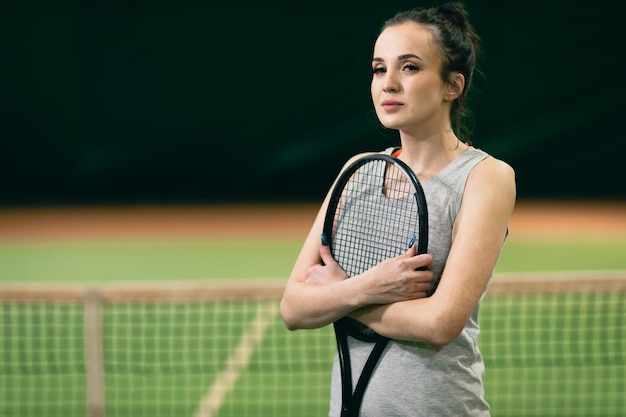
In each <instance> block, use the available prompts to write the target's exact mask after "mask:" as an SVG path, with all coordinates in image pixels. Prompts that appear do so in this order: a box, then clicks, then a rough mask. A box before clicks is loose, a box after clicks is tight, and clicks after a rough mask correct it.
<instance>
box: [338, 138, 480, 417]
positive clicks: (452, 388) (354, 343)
mask: <svg viewBox="0 0 626 417" xmlns="http://www.w3.org/2000/svg"><path fill="white" fill-rule="evenodd" d="M392 152H393V148H388V149H386V150H385V151H383V152H382V153H386V154H391V153H392ZM488 156H489V155H488V154H487V153H485V152H483V151H481V150H479V149H476V148H473V147H470V148H468V149H467V150H466V151H465V152H463V153H462V154H461V155H459V156H458V157H457V158H456V159H455V160H454V161H452V162H451V163H450V164H448V166H446V167H445V168H444V169H443V170H442V171H441V172H440V173H439V174H438V175H436V176H435V177H433V178H432V179H431V180H429V181H428V182H427V183H425V184H423V187H424V192H425V194H426V200H427V203H428V216H429V242H428V253H430V254H431V255H432V256H433V274H434V275H435V276H436V277H440V276H441V273H442V271H443V268H444V266H445V263H446V259H447V258H448V253H449V252H450V246H451V243H452V227H453V225H454V221H455V219H456V216H457V214H458V212H459V209H460V207H461V199H462V197H463V191H464V189H465V183H466V181H467V177H468V175H469V173H470V171H471V170H472V169H473V168H474V167H475V166H476V165H477V164H478V163H479V162H481V161H482V160H484V159H485V158H487V157H488ZM483 296H484V294H483ZM479 307H480V303H478V305H477V306H476V308H475V309H474V311H473V313H472V315H471V317H470V319H469V320H468V322H467V324H466V325H465V328H464V330H463V332H462V333H461V334H460V335H459V336H458V337H457V338H456V339H455V340H454V341H453V342H452V343H450V344H448V345H446V346H443V347H439V346H433V345H430V344H426V343H420V342H406V341H397V340H391V341H390V342H389V344H388V345H387V347H386V348H385V351H384V352H383V355H382V357H381V358H380V361H379V362H378V365H377V368H376V370H375V371H374V373H373V374H372V377H371V379H370V381H369V384H368V386H367V389H366V390H365V395H364V397H363V402H362V405H361V413H360V416H361V417H381V416H407V417H408V416H411V417H421V416H424V417H426V416H428V417H432V416H477V417H478V416H480V417H486V416H489V405H488V404H487V402H486V401H485V399H484V391H483V375H484V363H483V359H482V356H481V354H480V351H479V350H478V345H477V337H478V333H479V326H478V310H479ZM348 343H349V346H350V360H351V364H352V381H353V385H356V381H358V379H359V376H360V374H361V369H362V368H363V365H364V364H365V361H366V360H367V357H368V355H369V353H370V352H371V349H372V347H373V344H372V343H365V342H361V341H359V340H356V339H353V338H351V337H348ZM340 412H341V375H340V371H339V363H338V358H337V355H335V362H334V366H333V373H332V383H331V398H330V410H329V416H331V417H336V416H339V415H340Z"/></svg>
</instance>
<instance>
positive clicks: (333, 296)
mask: <svg viewBox="0 0 626 417" xmlns="http://www.w3.org/2000/svg"><path fill="white" fill-rule="evenodd" d="M477 42H478V36H477V35H476V34H475V33H474V30H473V28H472V26H471V25H470V23H469V21H468V15H467V13H466V11H465V9H464V7H463V6H462V5H461V4H459V3H447V4H444V5H441V6H439V7H434V8H430V9H425V10H410V11H407V12H401V13H399V14H397V15H396V16H394V17H393V18H391V19H390V20H388V21H387V22H385V24H384V25H383V28H382V31H381V32H380V34H379V36H378V38H377V40H376V43H375V45H374V54H373V59H372V70H373V77H372V83H371V94H372V100H373V104H374V107H375V109H376V114H377V116H378V118H379V120H380V122H381V123H382V124H383V125H384V126H385V127H387V128H389V129H395V130H398V132H399V135H400V144H401V146H400V147H398V148H389V149H386V150H384V151H383V152H385V153H393V154H394V156H396V157H397V158H399V159H401V160H402V161H404V162H405V163H407V164H408V165H409V166H410V167H411V168H412V169H413V171H414V172H415V173H416V175H417V177H418V178H419V180H420V182H421V183H422V185H423V187H424V191H425V193H426V199H427V202H428V212H429V223H430V231H429V233H430V239H429V249H428V254H423V255H418V256H413V255H414V248H411V249H409V250H408V251H407V252H406V253H405V254H404V255H401V256H398V257H396V258H392V259H389V260H386V261H383V262H381V263H380V264H378V265H376V266H375V267H373V268H371V269H369V270H367V271H365V272H364V273H363V274H361V275H358V276H355V277H352V278H350V279H346V278H347V276H346V274H345V273H344V272H343V271H342V270H341V268H340V267H339V266H338V265H337V263H336V262H335V261H334V260H333V259H332V256H331V255H330V250H329V248H328V246H327V243H326V239H325V236H323V235H322V226H323V219H324V214H325V211H326V207H327V205H328V197H327V198H326V200H325V201H324V203H323V204H322V207H321V209H320V211H319V214H318V216H317V218H316V220H315V222H314V224H313V226H312V228H311V231H310V233H309V235H308V237H307V238H306V240H305V242H304V245H303V247H302V250H301V252H300V254H299V256H298V258H297V260H296V263H295V265H294V267H293V270H292V273H291V276H290V278H289V281H288V283H287V286H286V288H285V292H284V296H283V299H282V302H281V314H282V317H283V320H284V323H285V325H286V327H287V328H288V329H290V330H294V329H308V328H318V327H322V326H326V325H328V324H330V323H333V322H334V321H336V320H337V319H339V318H341V317H343V316H350V317H352V318H354V319H356V320H359V321H360V322H362V323H364V324H365V325H367V326H369V327H371V328H372V329H373V330H375V331H376V332H377V333H379V334H381V335H383V336H387V337H389V338H391V339H392V341H391V342H390V343H389V344H388V345H387V347H386V349H385V351H384V353H383V356H382V357H381V359H380V361H379V363H378V365H377V368H376V370H375V372H374V374H373V375H372V377H371V379H370V381H369V384H368V386H367V389H366V391H365V395H364V398H363V403H362V405H361V414H360V415H361V416H364V417H367V416H375V417H379V416H383V415H384V416H435V415H437V416H488V415H489V405H488V403H487V402H486V401H485V398H484V390H483V374H484V364H483V360H482V357H481V354H480V351H479V350H478V347H477V337H478V333H479V326H478V309H479V306H480V301H481V299H482V297H483V296H484V294H485V292H486V290H487V286H488V284H489V281H490V279H491V277H492V273H493V270H494V268H495V265H496V262H497V260H498V257H499V255H500V253H501V250H502V247H503V245H504V241H505V238H506V234H507V227H508V222H509V218H510V216H511V213H512V211H513V206H514V204H515V178H514V172H513V170H512V169H511V167H510V166H509V165H507V164H506V163H504V162H502V161H500V160H498V159H495V158H493V157H492V156H490V155H488V154H486V153H485V152H483V151H481V150H479V149H477V148H474V147H472V146H470V145H469V142H468V140H467V138H463V139H464V140H463V141H462V140H461V139H460V138H459V136H458V135H457V133H456V132H455V130H457V131H458V129H460V127H461V126H460V125H459V123H458V122H459V121H460V120H461V117H462V116H463V115H464V112H465V109H464V103H465V97H466V94H467V91H468V89H469V87H470V84H471V81H472V74H473V71H474V65H475V56H476V49H477ZM453 126H454V128H455V129H453ZM361 156H362V154H361V155H356V156H355V157H353V158H352V159H351V160H350V161H348V163H347V164H346V166H347V165H348V164H349V163H350V162H351V161H352V160H354V159H356V158H359V157H361ZM320 235H322V239H321V242H320ZM424 267H425V268H424ZM424 269H425V270H424ZM433 277H440V282H439V284H438V287H437V290H436V291H435V293H434V294H433V295H432V296H430V297H426V291H427V290H428V288H429V286H430V282H431V281H432V280H433ZM371 348H372V345H371V344H369V343H364V342H361V341H358V340H356V339H352V338H350V355H351V361H352V367H353V370H355V369H356V371H353V372H355V375H356V378H358V374H359V373H360V369H361V368H362V366H363V364H364V361H365V360H366V358H367V355H368V354H369V352H370V351H371ZM353 380H355V379H354V377H353ZM340 409H341V377H340V373H339V367H338V363H337V358H336V359H335V366H334V368H333V377H332V386H331V403H330V412H329V415H330V416H338V415H339V414H340Z"/></svg>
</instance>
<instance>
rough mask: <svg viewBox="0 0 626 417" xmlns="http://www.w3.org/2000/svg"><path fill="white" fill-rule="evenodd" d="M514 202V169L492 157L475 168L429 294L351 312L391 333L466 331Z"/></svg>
mask: <svg viewBox="0 0 626 417" xmlns="http://www.w3.org/2000/svg"><path fill="white" fill-rule="evenodd" d="M514 204H515V179H514V172H513V170H512V169H511V168H510V167H509V166H508V165H507V164H505V163H503V162H501V161H498V160H496V159H493V158H488V159H486V160H485V161H483V162H481V163H480V164H479V165H477V166H476V168H474V170H472V172H471V174H470V176H469V178H468V182H467V185H466V188H465V192H464V196H463V200H462V203H461V209H460V211H459V214H458V216H457V219H456V222H455V225H454V230H453V236H452V247H451V250H450V254H449V256H448V260H447V263H446V266H445V269H444V271H443V274H442V277H441V281H440V283H439V286H438V288H437V291H436V292H435V294H433V295H432V296H431V297H430V298H424V299H417V300H409V301H404V302H397V303H393V304H387V305H383V306H368V307H365V308H362V309H360V310H356V311H354V312H353V313H352V314H351V316H352V317H353V318H356V319H357V320H359V321H361V322H363V323H364V324H366V325H368V326H370V327H371V328H372V329H374V330H375V331H376V332H378V333H380V334H383V335H385V336H387V337H390V338H394V339H402V340H415V341H427V342H431V343H434V344H438V345H445V344H447V343H450V342H451V341H452V340H454V339H455V338H456V337H457V336H458V335H459V334H460V333H461V331H462V330H463V328H464V326H465V324H466V323H467V321H468V320H469V317H470V315H471V314H472V311H473V310H474V308H475V307H476V304H477V303H478V301H479V299H480V297H481V295H482V294H483V292H484V290H485V288H486V285H487V282H488V279H489V277H490V275H491V273H492V271H493V269H494V267H495V265H496V262H497V260H498V257H499V255H500V252H501V250H502V245H503V244H504V238H505V234H506V229H507V227H508V223H509V219H510V216H511V213H512V211H513V207H514Z"/></svg>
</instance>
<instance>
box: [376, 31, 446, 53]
mask: <svg viewBox="0 0 626 417" xmlns="http://www.w3.org/2000/svg"><path fill="white" fill-rule="evenodd" d="M406 54H415V55H417V56H419V57H421V58H423V59H425V60H427V59H429V60H433V59H434V60H438V59H439V51H438V50H437V48H436V46H435V43H434V37H433V34H432V32H431V31H430V29H429V28H427V27H426V26H423V25H420V24H418V23H414V22H406V23H401V24H399V25H393V26H389V27H387V28H385V29H384V30H383V31H382V32H381V34H380V35H379V36H378V39H376V43H375V44H374V57H377V58H383V59H384V60H388V59H392V58H394V57H398V56H401V55H406Z"/></svg>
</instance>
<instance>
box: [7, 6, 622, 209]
mask: <svg viewBox="0 0 626 417" xmlns="http://www.w3.org/2000/svg"><path fill="white" fill-rule="evenodd" d="M212 3H214V2H206V3H205V2H188V1H176V2H174V1H170V2H163V1H139V0H134V1H125V2H98V1H91V2H56V1H49V2H30V1H26V2H17V1H2V2H0V38H1V39H2V41H1V53H0V62H1V64H0V80H1V81H0V175H1V176H2V178H3V180H2V191H1V192H0V204H1V205H3V206H28V205H68V204H108V203H112V204H155V203H157V204H169V203H172V204H178V203H184V204H188V203H192V204H193V203H212V202H224V201H228V202H253V201H272V202H280V201H315V202H317V201H320V199H321V198H322V196H323V195H324V193H325V191H326V190H327V188H328V186H329V184H330V182H331V181H332V179H333V178H334V177H335V175H336V173H337V171H338V169H339V168H340V167H341V165H342V163H343V162H344V161H345V159H346V158H348V157H349V156H350V155H352V154H354V153H356V152H360V151H365V150H379V149H382V148H384V147H387V146H390V145H394V144H396V143H398V140H397V136H396V133H395V132H392V131H387V130H385V129H384V128H382V127H381V126H380V125H379V124H378V122H377V120H376V117H375V114H374V112H373V110H372V104H371V100H370V96H369V81H370V77H371V74H370V59H371V53H372V46H373V42H374V40H375V38H376V35H377V33H378V30H379V28H380V26H381V25H382V23H383V21H384V20H385V19H386V18H389V17H391V16H392V15H393V14H394V13H395V12H397V11H400V10H403V9H407V8H410V7H414V6H430V5H432V4H434V2H431V1H424V2H418V1H402V0H395V1H375V2H374V1H359V2H356V1H353V2H330V1H315V2H313V1H305V2H293V3H291V2H287V1H269V2H251V1H246V2H218V3H217V4H212ZM607 4H608V3H606V2H600V3H596V4H592V3H589V2H584V3H580V4H578V3H576V4H571V3H569V2H562V3H561V2H550V1H548V2H523V3H520V2H501V1H494V0H491V1H487V0H472V1H468V2H467V7H468V9H469V12H470V15H471V16H470V17H471V20H472V22H473V23H474V26H475V27H476V29H477V31H478V33H479V34H480V35H481V36H482V40H483V56H482V57H481V59H480V61H479V69H480V71H481V72H482V75H478V76H477V77H476V83H475V87H476V88H475V89H474V91H473V92H472V95H471V105H472V108H473V111H474V116H475V128H474V144H475V146H477V147H479V148H482V149H484V150H486V151H488V152H490V153H492V154H493V155H494V156H496V157H499V158H501V159H504V160H506V161H507V162H509V163H510V164H511V165H512V166H513V167H514V168H515V170H516V171H517V179H518V187H519V191H518V193H519V199H520V200H524V199H551V200H554V199H603V200H606V199H611V200H614V199H624V197H626V185H625V182H624V179H625V178H624V173H623V169H622V165H623V157H622V155H623V152H621V149H622V148H623V146H624V130H623V128H622V126H621V125H622V123H621V122H620V120H621V116H622V114H623V111H624V102H625V101H624V96H626V78H625V77H623V76H622V75H621V73H620V71H619V70H620V68H621V67H620V63H621V62H623V57H622V56H621V55H622V51H623V45H622V41H623V39H622V38H623V30H622V29H621V25H622V9H623V8H624V6H617V5H613V4H612V5H611V6H610V7H609V6H608V5H607Z"/></svg>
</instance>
